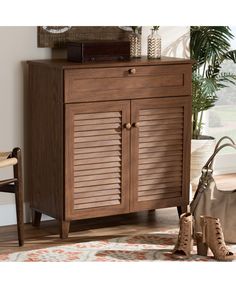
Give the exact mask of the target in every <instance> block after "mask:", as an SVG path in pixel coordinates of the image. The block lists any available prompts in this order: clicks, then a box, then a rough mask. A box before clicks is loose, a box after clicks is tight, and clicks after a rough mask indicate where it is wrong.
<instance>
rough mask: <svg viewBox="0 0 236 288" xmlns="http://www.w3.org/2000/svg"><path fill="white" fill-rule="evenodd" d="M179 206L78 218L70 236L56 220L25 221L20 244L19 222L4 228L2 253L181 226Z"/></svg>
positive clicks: (235, 179)
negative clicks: (63, 233)
mask: <svg viewBox="0 0 236 288" xmlns="http://www.w3.org/2000/svg"><path fill="white" fill-rule="evenodd" d="M217 185H218V186H219V188H220V189H223V188H224V189H232V188H234V189H235V187H236V175H232V174H231V175H222V176H217ZM178 219H179V218H178V214H177V209H176V208H166V209H159V210H156V211H154V212H148V211H144V212H139V213H131V214H127V215H120V216H110V217H103V218H96V219H87V220H80V221H74V222H72V224H71V229H70V234H69V238H68V239H66V240H62V239H60V238H59V227H58V223H57V222H56V221H54V220H53V221H43V222H42V223H41V226H40V227H39V228H36V227H33V226H32V225H31V224H30V223H28V224H25V245H24V247H18V242H17V233H16V225H11V226H2V227H0V253H1V254H2V253H10V252H17V251H24V250H31V249H39V248H46V247H49V246H56V245H61V244H65V243H77V242H84V241H91V240H99V239H108V238H114V237H119V236H128V235H134V234H145V233H150V232H154V231H157V229H158V228H160V227H168V228H172V227H178V222H179V220H178Z"/></svg>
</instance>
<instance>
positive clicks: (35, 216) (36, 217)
mask: <svg viewBox="0 0 236 288" xmlns="http://www.w3.org/2000/svg"><path fill="white" fill-rule="evenodd" d="M32 212H33V213H32V225H33V226H35V227H39V226H40V221H41V217H42V213H41V212H38V211H36V210H33V211H32Z"/></svg>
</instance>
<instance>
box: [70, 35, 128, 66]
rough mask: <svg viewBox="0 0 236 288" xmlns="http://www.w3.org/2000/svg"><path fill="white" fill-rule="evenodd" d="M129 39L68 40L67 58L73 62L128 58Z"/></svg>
mask: <svg viewBox="0 0 236 288" xmlns="http://www.w3.org/2000/svg"><path fill="white" fill-rule="evenodd" d="M129 58H130V42H129V41H110V40H109V41H104V40H100V41H86V42H68V43H67V59H68V61H74V62H87V61H106V60H128V59H129Z"/></svg>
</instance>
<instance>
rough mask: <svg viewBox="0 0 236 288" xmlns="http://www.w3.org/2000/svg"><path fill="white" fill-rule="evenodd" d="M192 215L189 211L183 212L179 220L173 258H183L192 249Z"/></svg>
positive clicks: (189, 254) (188, 254)
mask: <svg viewBox="0 0 236 288" xmlns="http://www.w3.org/2000/svg"><path fill="white" fill-rule="evenodd" d="M192 221H193V217H192V214H191V213H184V214H182V215H181V216H180V220H179V226H180V229H179V236H178V240H177V243H176V245H175V248H174V250H173V255H174V257H175V258H179V259H184V258H189V257H190V256H191V251H192V249H193V222H192Z"/></svg>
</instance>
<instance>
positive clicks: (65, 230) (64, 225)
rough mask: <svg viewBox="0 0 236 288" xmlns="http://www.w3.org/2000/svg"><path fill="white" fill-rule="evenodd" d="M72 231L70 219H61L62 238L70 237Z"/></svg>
mask: <svg viewBox="0 0 236 288" xmlns="http://www.w3.org/2000/svg"><path fill="white" fill-rule="evenodd" d="M69 231H70V221H64V220H62V221H60V237H61V239H66V238H68V234H69Z"/></svg>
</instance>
